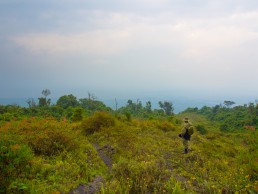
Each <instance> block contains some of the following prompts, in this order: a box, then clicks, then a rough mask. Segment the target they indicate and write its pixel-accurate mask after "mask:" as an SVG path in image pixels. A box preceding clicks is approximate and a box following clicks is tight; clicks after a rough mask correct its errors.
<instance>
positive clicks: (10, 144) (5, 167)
mask: <svg viewBox="0 0 258 194" xmlns="http://www.w3.org/2000/svg"><path fill="white" fill-rule="evenodd" d="M32 158H33V154H32V151H31V150H30V148H29V147H28V146H27V145H23V144H19V143H17V142H15V141H12V140H0V183H1V184H0V193H14V191H12V189H13V185H14V182H15V180H16V179H18V178H20V177H23V176H25V175H26V174H28V173H29V170H30V161H31V160H32ZM19 185H20V186H21V185H22V183H20V184H19ZM25 189H26V187H25V185H23V187H16V188H15V190H16V191H15V192H18V193H24V191H23V190H25Z"/></svg>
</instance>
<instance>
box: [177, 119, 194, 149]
mask: <svg viewBox="0 0 258 194" xmlns="http://www.w3.org/2000/svg"><path fill="white" fill-rule="evenodd" d="M192 134H193V125H192V123H191V122H190V121H189V119H188V118H187V117H186V118H185V119H184V126H183V128H182V133H180V134H179V135H178V136H179V137H181V138H182V140H183V145H184V153H185V154H187V153H188V151H189V146H188V141H190V139H191V135H192Z"/></svg>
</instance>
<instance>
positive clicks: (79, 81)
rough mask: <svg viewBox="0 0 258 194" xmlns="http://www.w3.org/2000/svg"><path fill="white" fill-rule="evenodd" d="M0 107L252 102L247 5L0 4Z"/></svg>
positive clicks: (182, 0) (253, 49) (257, 91)
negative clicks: (9, 102) (69, 97)
mask: <svg viewBox="0 0 258 194" xmlns="http://www.w3.org/2000/svg"><path fill="white" fill-rule="evenodd" d="M0 24H1V25H0V83H1V84H0V97H1V98H9V97H25V98H26V97H38V96H40V95H41V91H42V90H43V89H46V88H47V89H50V90H51V93H52V94H51V95H52V97H60V96H62V95H66V94H74V95H76V96H79V97H83V96H85V97H86V96H87V93H88V92H91V93H94V94H95V95H96V96H97V97H99V98H132V97H133V98H142V97H164V98H165V97H172V96H179V97H180V96H182V97H185V96H188V97H189V98H199V97H201V98H207V99H216V98H221V99H223V98H225V100H226V99H233V100H234V99H235V98H240V97H246V98H249V99H253V100H255V99H257V98H258V53H257V51H258V1H257V0H62V1H60V0H44V1H39V0H0Z"/></svg>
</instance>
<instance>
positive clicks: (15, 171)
mask: <svg viewBox="0 0 258 194" xmlns="http://www.w3.org/2000/svg"><path fill="white" fill-rule="evenodd" d="M183 116H184V115H183ZM190 116H191V115H190ZM191 120H193V122H194V124H196V125H202V126H203V127H204V128H205V129H206V130H205V133H203V131H200V132H201V133H200V132H199V131H196V132H195V133H194V135H193V137H192V140H191V142H190V153H189V154H183V153H182V152H183V145H182V142H181V139H180V138H179V137H178V133H179V132H180V130H181V126H180V122H178V120H177V119H175V118H173V119H171V118H170V120H134V119H133V120H130V121H128V120H126V119H125V118H123V117H115V116H113V115H109V114H107V113H96V114H95V115H93V116H92V117H89V118H87V119H85V120H84V121H82V124H81V123H75V124H74V123H73V124H71V123H68V122H66V121H56V120H52V119H40V118H28V119H24V120H22V121H11V122H7V123H4V124H2V125H1V127H0V142H1V144H0V152H1V161H0V170H1V171H0V173H1V178H0V179H1V180H0V182H1V184H2V185H1V187H0V188H1V189H2V190H1V192H2V193H68V192H69V191H70V190H71V189H73V188H75V187H76V186H78V185H79V184H87V183H89V182H91V181H92V180H93V179H94V178H95V177H97V176H101V177H103V178H104V179H105V183H103V186H102V188H101V190H100V191H99V193H103V194H104V193H105V194H108V193H123V194H124V193H255V192H258V181H257V180H258V152H257V145H258V140H257V131H245V132H242V133H234V134H229V133H227V134H225V133H221V132H219V131H218V130H216V126H212V127H211V126H210V123H209V122H208V121H206V120H205V119H204V118H201V117H198V116H196V115H192V118H191ZM93 145H97V146H98V147H100V148H104V147H106V148H107V149H106V155H107V157H110V159H111V161H112V164H111V166H112V168H111V169H108V167H107V166H105V164H104V163H103V161H102V160H101V158H100V156H99V155H98V153H97V150H96V149H95V147H94V146H93Z"/></svg>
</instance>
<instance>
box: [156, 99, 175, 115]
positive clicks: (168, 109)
mask: <svg viewBox="0 0 258 194" xmlns="http://www.w3.org/2000/svg"><path fill="white" fill-rule="evenodd" d="M159 106H160V108H162V109H163V110H164V112H165V113H166V115H172V114H174V113H173V111H174V107H173V103H172V102H168V101H164V102H161V101H159Z"/></svg>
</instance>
